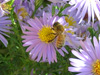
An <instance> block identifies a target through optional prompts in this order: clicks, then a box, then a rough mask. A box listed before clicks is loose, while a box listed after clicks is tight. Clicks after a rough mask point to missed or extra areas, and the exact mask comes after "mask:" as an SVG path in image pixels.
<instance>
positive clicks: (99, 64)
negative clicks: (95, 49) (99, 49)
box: [92, 59, 100, 75]
mask: <svg viewBox="0 0 100 75" xmlns="http://www.w3.org/2000/svg"><path fill="white" fill-rule="evenodd" d="M92 71H93V73H94V75H100V60H98V59H97V61H96V62H95V63H94V64H93V70H92Z"/></svg>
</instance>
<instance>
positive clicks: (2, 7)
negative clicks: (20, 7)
mask: <svg viewBox="0 0 100 75" xmlns="http://www.w3.org/2000/svg"><path fill="white" fill-rule="evenodd" d="M8 1H10V0H0V17H2V16H3V15H4V14H5V13H8V10H9V9H10V8H11V6H10V5H9V4H6V3H7V2H8Z"/></svg>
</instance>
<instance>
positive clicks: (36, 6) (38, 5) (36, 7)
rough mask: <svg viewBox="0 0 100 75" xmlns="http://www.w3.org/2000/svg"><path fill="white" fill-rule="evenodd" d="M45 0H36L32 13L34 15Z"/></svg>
mask: <svg viewBox="0 0 100 75" xmlns="http://www.w3.org/2000/svg"><path fill="white" fill-rule="evenodd" d="M43 1H44V0H35V10H34V12H33V14H32V17H33V16H34V14H35V13H36V11H37V9H38V8H39V7H40V6H41V5H42V3H43Z"/></svg>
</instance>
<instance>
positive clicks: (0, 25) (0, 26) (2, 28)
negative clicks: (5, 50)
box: [0, 16, 11, 47]
mask: <svg viewBox="0 0 100 75" xmlns="http://www.w3.org/2000/svg"><path fill="white" fill-rule="evenodd" d="M10 24H11V21H10V20H9V18H8V17H5V16H4V17H1V18H0V41H2V43H3V44H4V45H5V46H6V47H7V44H8V41H7V40H6V38H5V37H4V36H7V37H9V36H8V35H7V34H6V32H8V33H9V32H10V31H9V29H11V27H9V26H7V25H10Z"/></svg>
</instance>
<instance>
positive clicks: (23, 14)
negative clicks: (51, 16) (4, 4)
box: [13, 0, 32, 31]
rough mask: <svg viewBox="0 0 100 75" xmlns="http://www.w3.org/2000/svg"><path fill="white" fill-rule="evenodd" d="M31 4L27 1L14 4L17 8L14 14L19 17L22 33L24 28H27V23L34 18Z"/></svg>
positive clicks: (21, 0) (19, 0) (18, 1)
mask: <svg viewBox="0 0 100 75" xmlns="http://www.w3.org/2000/svg"><path fill="white" fill-rule="evenodd" d="M30 4H31V3H30V2H29V1H27V0H24V1H23V0H15V1H14V4H13V6H15V8H14V12H15V13H16V15H17V17H18V21H19V24H20V27H21V29H22V31H24V28H23V26H27V24H26V23H25V22H26V21H27V20H28V19H29V17H31V16H32V8H31V5H30Z"/></svg>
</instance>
